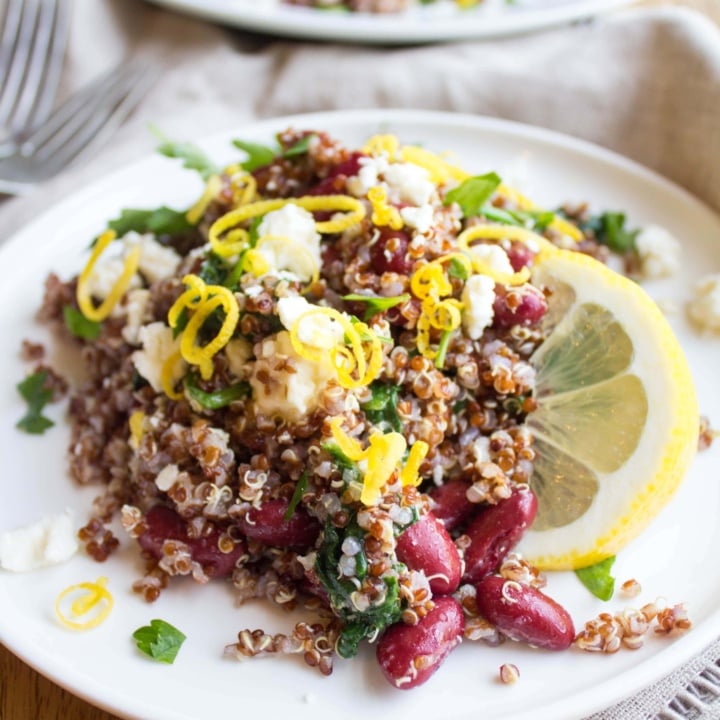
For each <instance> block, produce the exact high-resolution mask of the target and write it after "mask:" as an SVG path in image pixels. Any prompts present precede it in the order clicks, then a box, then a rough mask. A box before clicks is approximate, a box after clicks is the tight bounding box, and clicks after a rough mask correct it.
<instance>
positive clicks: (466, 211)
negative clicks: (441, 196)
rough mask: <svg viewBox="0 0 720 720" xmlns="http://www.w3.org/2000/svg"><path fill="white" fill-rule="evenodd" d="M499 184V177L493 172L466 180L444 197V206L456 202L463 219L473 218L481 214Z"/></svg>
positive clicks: (500, 180)
mask: <svg viewBox="0 0 720 720" xmlns="http://www.w3.org/2000/svg"><path fill="white" fill-rule="evenodd" d="M501 182H502V179H501V178H500V176H499V175H498V174H497V173H494V172H490V173H486V174H485V175H476V176H475V177H471V178H468V179H467V180H464V181H463V182H462V183H461V184H460V185H458V186H457V187H456V188H453V189H452V190H450V192H449V193H448V194H447V195H446V196H445V204H446V205H449V204H450V203H453V202H456V203H457V204H458V205H459V206H460V208H461V209H462V211H463V216H464V217H466V218H468V217H475V216H477V215H480V214H481V212H482V209H483V205H485V203H486V202H487V201H488V200H489V199H490V198H491V196H492V194H493V193H494V192H495V190H497V189H498V187H499V186H500V183H501Z"/></svg>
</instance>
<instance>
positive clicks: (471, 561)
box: [463, 488, 537, 583]
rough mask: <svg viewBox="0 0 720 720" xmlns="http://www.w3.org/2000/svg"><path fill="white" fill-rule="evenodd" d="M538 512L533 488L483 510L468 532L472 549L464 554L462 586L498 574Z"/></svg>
mask: <svg viewBox="0 0 720 720" xmlns="http://www.w3.org/2000/svg"><path fill="white" fill-rule="evenodd" d="M536 512H537V498H536V497H535V494H534V493H533V492H532V490H530V488H518V489H516V490H515V491H514V492H513V494H512V495H511V496H510V497H509V498H507V499H506V500H501V501H500V502H499V503H498V504H497V505H490V506H489V507H487V508H485V509H483V510H481V511H480V512H479V513H478V514H477V515H476V516H475V517H474V518H473V520H472V521H471V522H470V524H469V525H468V527H467V529H466V531H465V534H466V535H467V536H468V538H469V539H470V545H469V546H468V548H467V549H466V550H465V574H464V575H463V582H469V583H476V582H477V581H478V580H480V579H482V578H483V577H484V576H485V575H489V574H490V573H491V572H495V570H497V568H498V566H499V565H500V563H501V562H502V561H503V560H504V558H505V556H506V555H507V554H508V553H509V552H510V550H512V549H513V548H514V547H515V545H517V543H518V542H519V541H520V538H521V537H522V536H523V534H524V533H525V530H526V529H527V528H528V527H529V526H530V525H531V524H532V521H533V520H534V519H535V513H536Z"/></svg>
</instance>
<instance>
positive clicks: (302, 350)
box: [290, 307, 383, 388]
mask: <svg viewBox="0 0 720 720" xmlns="http://www.w3.org/2000/svg"><path fill="white" fill-rule="evenodd" d="M314 315H325V316H327V317H330V318H332V319H333V320H335V321H336V322H338V323H339V324H340V326H341V327H342V329H343V332H344V333H345V338H346V342H348V343H349V344H350V347H349V348H348V347H345V346H344V345H336V346H335V347H333V348H331V349H330V351H329V353H330V361H331V363H332V365H333V367H334V368H335V371H336V372H337V376H338V382H339V383H340V384H341V385H342V386H343V387H345V388H358V387H363V386H364V385H369V384H370V383H371V382H372V381H373V380H375V378H376V377H377V376H378V375H379V374H380V370H381V369H382V362H383V354H382V345H381V343H380V339H379V338H378V336H377V335H376V334H375V333H374V332H373V331H372V330H370V328H369V327H368V326H367V325H366V324H365V323H362V322H356V323H353V322H350V319H349V318H348V317H347V316H345V315H343V314H342V313H340V312H338V311H337V310H335V309H334V308H326V307H314V308H312V309H311V310H308V311H307V312H305V313H303V314H302V315H301V316H300V317H299V318H298V319H297V320H296V321H295V322H294V323H293V326H292V328H291V329H290V342H291V343H292V346H293V348H294V349H295V352H296V353H297V354H298V355H300V356H301V357H303V358H305V359H306V360H310V361H311V362H319V361H320V360H321V359H322V358H324V357H326V355H327V353H328V351H327V350H326V349H323V348H318V347H314V346H313V345H309V344H307V343H304V342H303V341H302V340H301V339H300V335H299V331H300V326H301V324H302V323H303V322H304V321H307V320H308V319H309V318H311V317H313V316H314ZM364 343H369V345H370V348H369V360H368V359H367V357H366V350H365V347H364Z"/></svg>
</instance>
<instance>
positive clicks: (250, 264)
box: [242, 249, 270, 277]
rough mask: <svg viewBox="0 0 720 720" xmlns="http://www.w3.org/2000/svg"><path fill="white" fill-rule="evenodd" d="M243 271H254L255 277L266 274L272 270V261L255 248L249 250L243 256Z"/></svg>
mask: <svg viewBox="0 0 720 720" xmlns="http://www.w3.org/2000/svg"><path fill="white" fill-rule="evenodd" d="M242 269H243V272H249V273H252V274H253V275H254V276H255V277H260V275H264V274H265V273H266V272H268V270H270V263H269V262H268V261H267V260H266V258H265V256H264V255H263V254H262V253H261V252H258V251H257V250H255V249H252V250H248V251H247V252H246V253H245V255H243V258H242Z"/></svg>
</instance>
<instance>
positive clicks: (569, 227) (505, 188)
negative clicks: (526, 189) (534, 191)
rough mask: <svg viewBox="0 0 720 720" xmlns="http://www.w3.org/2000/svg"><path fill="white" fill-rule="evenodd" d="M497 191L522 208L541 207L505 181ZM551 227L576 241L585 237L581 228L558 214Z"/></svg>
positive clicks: (534, 208)
mask: <svg viewBox="0 0 720 720" xmlns="http://www.w3.org/2000/svg"><path fill="white" fill-rule="evenodd" d="M497 191H498V194H499V195H502V196H504V197H506V198H508V199H509V200H512V201H513V202H514V203H515V204H516V205H517V206H518V207H519V208H520V209H521V210H538V209H539V208H538V206H537V205H536V204H535V203H534V202H533V201H532V200H530V198H528V197H525V195H523V194H522V193H521V192H519V191H518V190H516V189H515V188H513V187H510V186H509V185H505V184H504V183H503V184H502V185H500V187H499V188H498V190H497ZM549 227H551V228H554V229H555V230H557V231H558V232H559V233H562V234H563V235H567V236H568V237H570V238H572V239H573V240H575V242H579V241H580V240H582V238H583V234H582V232H580V230H579V228H577V227H576V226H575V225H573V224H572V223H571V222H568V221H567V220H565V218H561V217H558V216H557V215H555V217H554V219H553V221H552V222H551V223H550V225H549Z"/></svg>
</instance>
